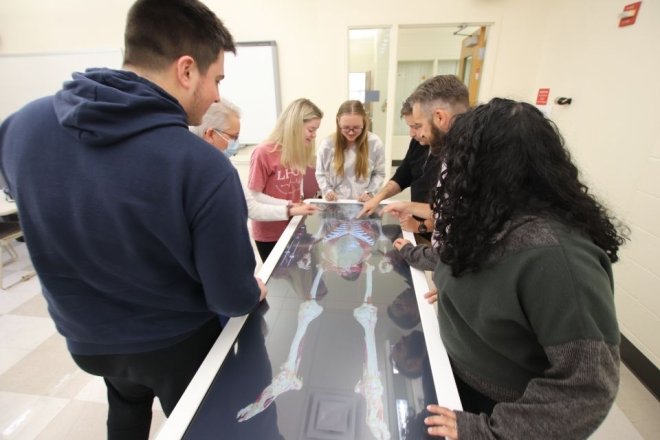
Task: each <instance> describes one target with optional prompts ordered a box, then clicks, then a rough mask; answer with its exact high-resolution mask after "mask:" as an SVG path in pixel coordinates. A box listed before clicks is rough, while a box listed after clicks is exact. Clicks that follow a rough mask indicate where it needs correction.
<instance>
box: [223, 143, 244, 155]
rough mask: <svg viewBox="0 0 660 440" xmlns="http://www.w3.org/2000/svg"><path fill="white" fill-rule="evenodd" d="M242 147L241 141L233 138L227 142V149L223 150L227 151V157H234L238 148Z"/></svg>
mask: <svg viewBox="0 0 660 440" xmlns="http://www.w3.org/2000/svg"><path fill="white" fill-rule="evenodd" d="M240 149H241V143H240V142H239V141H238V139H232V140H231V141H229V143H228V144H227V149H226V150H224V151H223V153H225V156H227V157H232V156H233V155H235V154H236V153H238V150H240Z"/></svg>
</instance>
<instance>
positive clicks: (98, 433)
mask: <svg viewBox="0 0 660 440" xmlns="http://www.w3.org/2000/svg"><path fill="white" fill-rule="evenodd" d="M107 416H108V406H107V405H104V404H100V403H93V402H80V401H75V400H72V401H69V402H68V403H67V405H66V406H65V407H64V408H62V410H61V411H60V412H59V413H58V414H57V415H56V416H55V417H54V418H53V419H52V420H51V422H50V423H49V424H48V425H47V426H46V427H45V428H44V429H43V430H42V431H41V432H40V433H39V435H38V436H37V437H35V438H36V439H37V440H55V439H66V440H89V439H104V438H106V427H105V422H106V419H107Z"/></svg>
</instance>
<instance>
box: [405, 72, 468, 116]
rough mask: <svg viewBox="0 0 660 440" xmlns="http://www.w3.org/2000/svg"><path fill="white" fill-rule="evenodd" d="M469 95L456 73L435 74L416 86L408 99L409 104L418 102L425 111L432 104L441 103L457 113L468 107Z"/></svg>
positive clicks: (429, 108) (428, 109)
mask: <svg viewBox="0 0 660 440" xmlns="http://www.w3.org/2000/svg"><path fill="white" fill-rule="evenodd" d="M469 96H470V93H469V92H468V89H467V87H465V84H463V83H462V82H461V80H460V79H458V77H457V76H456V75H437V76H434V77H433V78H429V79H427V80H426V81H424V82H423V83H421V84H420V85H419V86H417V88H416V89H415V91H414V92H413V93H412V95H410V97H409V98H408V101H410V105H411V106H412V105H413V104H415V103H416V102H419V103H420V104H421V105H422V107H424V109H425V110H426V111H427V112H428V111H430V110H431V106H433V105H442V106H444V107H448V109H449V110H451V111H452V113H454V114H458V113H463V112H464V111H467V110H468V108H469V107H470V101H469Z"/></svg>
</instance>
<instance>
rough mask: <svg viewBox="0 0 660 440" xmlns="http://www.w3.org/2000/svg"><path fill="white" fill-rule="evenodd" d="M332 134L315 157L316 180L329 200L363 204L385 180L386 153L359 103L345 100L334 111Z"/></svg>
mask: <svg viewBox="0 0 660 440" xmlns="http://www.w3.org/2000/svg"><path fill="white" fill-rule="evenodd" d="M336 124H337V129H336V132H335V134H333V135H331V136H328V137H327V138H325V139H323V140H322V141H321V144H320V145H319V147H318V154H317V158H316V180H317V181H318V183H319V187H320V189H321V193H322V194H323V197H324V198H325V199H326V200H328V201H334V200H337V199H352V200H358V201H360V202H366V201H367V200H369V199H370V198H372V197H373V195H374V194H375V193H377V192H378V190H380V187H381V186H382V184H383V180H385V150H384V148H383V142H382V141H381V140H380V138H379V137H378V136H377V135H375V134H374V133H371V132H370V131H369V127H368V119H367V113H366V112H365V111H364V107H363V105H362V103H361V102H360V101H346V102H344V103H343V104H342V105H341V106H340V107H339V110H338V111H337V119H336Z"/></svg>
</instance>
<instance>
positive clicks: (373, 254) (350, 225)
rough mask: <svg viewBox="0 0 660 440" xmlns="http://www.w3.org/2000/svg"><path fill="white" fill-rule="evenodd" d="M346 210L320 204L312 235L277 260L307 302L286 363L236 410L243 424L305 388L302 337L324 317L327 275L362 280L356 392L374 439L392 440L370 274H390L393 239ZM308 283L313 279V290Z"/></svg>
mask: <svg viewBox="0 0 660 440" xmlns="http://www.w3.org/2000/svg"><path fill="white" fill-rule="evenodd" d="M349 206H351V208H349V209H347V208H346V206H343V207H342V208H341V209H340V208H339V207H338V205H333V204H321V205H320V213H319V215H320V217H321V219H322V221H321V224H320V227H319V228H318V230H316V231H315V232H314V233H313V234H312V233H309V232H308V231H307V230H306V228H305V227H304V225H303V227H299V228H298V230H297V231H296V234H295V235H294V237H293V238H292V239H291V241H290V242H289V244H288V247H287V249H286V250H285V251H284V252H283V254H282V257H281V259H280V261H279V266H280V267H288V268H293V270H295V271H296V273H301V275H300V276H301V277H302V278H303V279H307V280H308V281H307V282H306V283H302V285H303V286H304V288H305V289H306V290H305V296H306V299H305V301H303V302H302V303H301V304H300V306H299V308H298V314H297V327H296V332H295V335H294V337H293V339H292V340H291V345H290V348H289V352H288V357H287V359H286V361H285V362H284V363H283V364H282V365H281V366H280V369H279V373H278V374H276V375H275V377H274V378H273V380H272V382H271V383H270V384H269V385H268V386H266V387H265V388H264V389H263V391H262V392H261V393H260V394H259V396H257V398H256V400H255V401H254V402H252V403H250V404H249V405H247V406H245V407H244V408H242V409H241V410H240V411H238V414H237V415H236V418H237V420H238V421H239V422H245V421H247V420H249V419H250V418H252V417H254V416H256V415H258V414H259V413H261V412H262V411H264V410H265V409H266V408H267V407H268V406H269V405H270V404H271V403H273V402H274V401H275V399H277V397H278V396H280V395H281V394H283V393H286V392H287V391H297V390H301V389H302V388H303V387H304V386H305V384H304V382H303V378H302V377H301V376H300V375H299V374H298V369H299V366H300V361H301V358H302V357H303V356H304V353H305V350H304V338H305V334H306V332H307V330H308V327H309V326H310V324H311V323H312V322H313V321H314V320H315V319H316V318H318V317H319V316H321V315H322V314H323V310H324V308H323V306H321V304H319V301H321V300H322V298H323V297H324V296H325V294H326V293H328V292H327V289H326V288H325V283H324V278H326V277H327V276H329V275H330V274H334V276H337V275H338V276H339V277H341V278H342V279H343V280H345V281H355V280H357V279H358V278H360V277H364V279H365V288H364V291H363V292H360V293H358V294H357V296H358V297H359V299H358V301H360V305H359V306H357V307H356V308H354V309H353V312H352V314H353V318H354V319H355V321H357V323H359V325H360V326H361V328H362V333H363V336H364V339H363V340H364V353H365V356H364V361H363V364H362V375H361V377H356V378H355V386H354V392H355V393H358V394H360V395H362V396H363V397H364V401H365V403H366V420H365V421H366V425H367V426H368V428H369V430H370V432H371V434H372V435H373V437H374V438H376V439H378V440H387V439H389V438H390V432H389V429H388V426H387V424H386V423H385V420H384V407H383V389H384V387H383V383H382V379H381V372H380V371H379V367H378V353H377V350H376V338H375V329H376V324H377V312H378V308H377V307H376V306H375V305H374V303H373V300H372V299H373V297H372V295H373V294H374V293H373V276H374V271H377V272H378V273H380V274H384V273H388V272H391V271H392V268H393V266H392V264H391V262H390V259H389V257H388V254H389V252H388V251H390V250H391V248H392V238H391V237H387V236H386V235H385V234H384V233H383V227H382V225H381V221H380V218H378V217H372V218H369V217H366V218H360V219H355V215H356V214H357V212H358V211H359V209H360V208H361V205H357V204H356V205H349ZM309 280H311V287H310V283H309Z"/></svg>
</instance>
